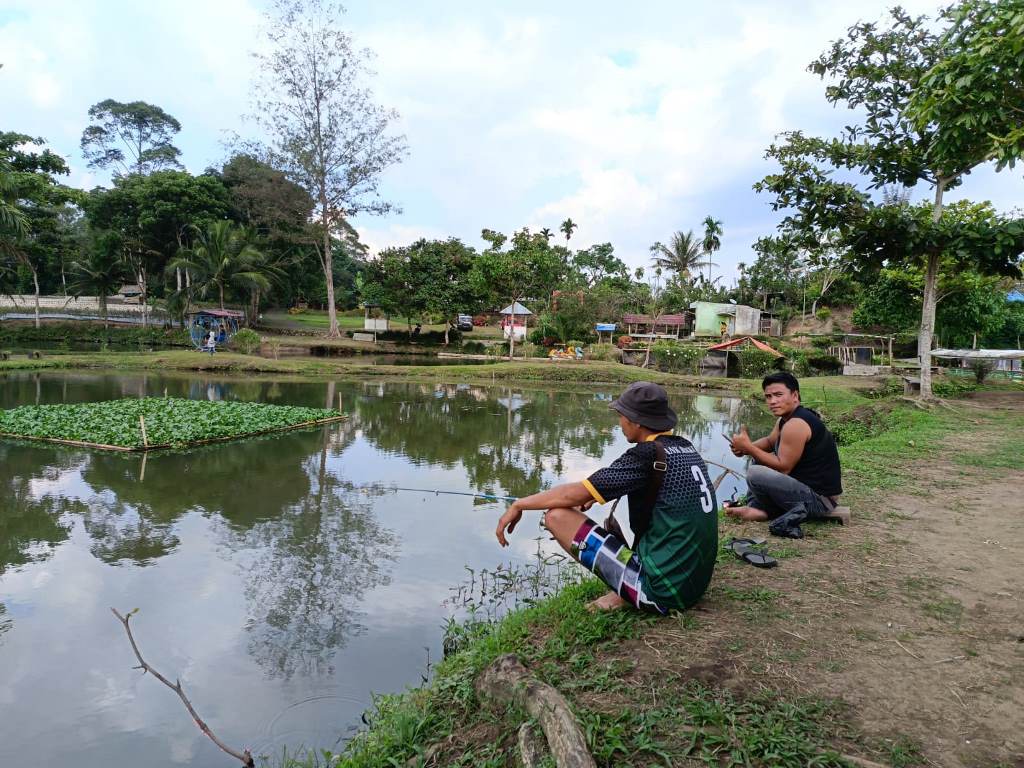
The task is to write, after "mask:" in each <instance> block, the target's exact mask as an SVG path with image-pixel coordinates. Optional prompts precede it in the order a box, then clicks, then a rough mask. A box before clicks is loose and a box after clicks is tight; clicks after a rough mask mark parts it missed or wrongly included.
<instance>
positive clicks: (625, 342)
mask: <svg viewBox="0 0 1024 768" xmlns="http://www.w3.org/2000/svg"><path fill="white" fill-rule="evenodd" d="M615 343H616V344H617V345H618V347H619V349H625V348H626V347H629V346H632V344H633V337H632V336H619V338H618V340H617V341H616V342H615Z"/></svg>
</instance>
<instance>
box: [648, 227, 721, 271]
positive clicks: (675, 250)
mask: <svg viewBox="0 0 1024 768" xmlns="http://www.w3.org/2000/svg"><path fill="white" fill-rule="evenodd" d="M650 251H651V253H652V254H654V265H655V266H657V267H659V268H661V269H667V270H669V271H670V272H674V273H675V274H676V275H678V276H679V277H681V278H683V279H684V280H692V279H693V277H694V274H695V273H697V272H699V271H700V268H701V267H703V266H705V264H707V260H706V259H705V256H706V255H707V253H706V252H705V250H704V244H703V242H701V241H700V240H698V239H697V236H696V235H694V234H693V230H692V229H691V230H690V231H689V232H675V233H673V234H672V239H671V240H670V241H669V244H668V245H665V244H663V243H661V242H657V243H655V244H654V245H652V246H651V248H650Z"/></svg>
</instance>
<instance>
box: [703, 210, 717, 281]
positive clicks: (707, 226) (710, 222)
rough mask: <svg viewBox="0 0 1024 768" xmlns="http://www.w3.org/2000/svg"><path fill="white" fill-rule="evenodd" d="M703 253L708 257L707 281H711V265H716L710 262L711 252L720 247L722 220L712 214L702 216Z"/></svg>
mask: <svg viewBox="0 0 1024 768" xmlns="http://www.w3.org/2000/svg"><path fill="white" fill-rule="evenodd" d="M702 245H703V246H704V253H705V254H706V255H707V257H708V262H707V263H708V283H710V282H711V267H713V266H717V265H716V264H713V263H712V262H711V254H713V253H714V252H715V251H717V250H718V249H719V248H721V247H722V222H721V221H719V220H718V219H716V218H714V217H713V216H705V217H704V242H703V243H702Z"/></svg>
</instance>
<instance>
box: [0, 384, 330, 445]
mask: <svg viewBox="0 0 1024 768" xmlns="http://www.w3.org/2000/svg"><path fill="white" fill-rule="evenodd" d="M340 418H342V416H341V414H340V413H339V412H338V411H333V410H325V409H322V408H303V407H298V406H291V405H266V404H264V403H246V402H235V401H217V402H209V401H207V400H187V399H183V398H174V397H147V398H126V399H122V400H107V401H104V402H100V403H75V404H61V405H25V406H21V407H20V408H12V409H10V410H6V411H5V410H0V435H3V436H4V437H14V438H21V439H30V440H46V441H51V442H60V443H71V444H74V445H87V446H91V447H94V448H104V449H107V450H124V451H138V450H152V449H155V448H182V447H186V446H189V445H198V444H202V443H209V442H215V441H221V440H231V439H234V438H240V437H250V436H252V435H260V434H265V433H268V432H279V431H282V430H287V429H296V428H299V427H303V426H312V425H313V424H322V423H326V422H328V421H335V420H337V419H340Z"/></svg>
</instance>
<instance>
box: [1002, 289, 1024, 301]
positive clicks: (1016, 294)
mask: <svg viewBox="0 0 1024 768" xmlns="http://www.w3.org/2000/svg"><path fill="white" fill-rule="evenodd" d="M1006 300H1007V301H1024V293H1021V292H1020V291H1018V290H1016V289H1014V290H1012V291H1010V292H1009V293H1008V294H1007V296H1006Z"/></svg>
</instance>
